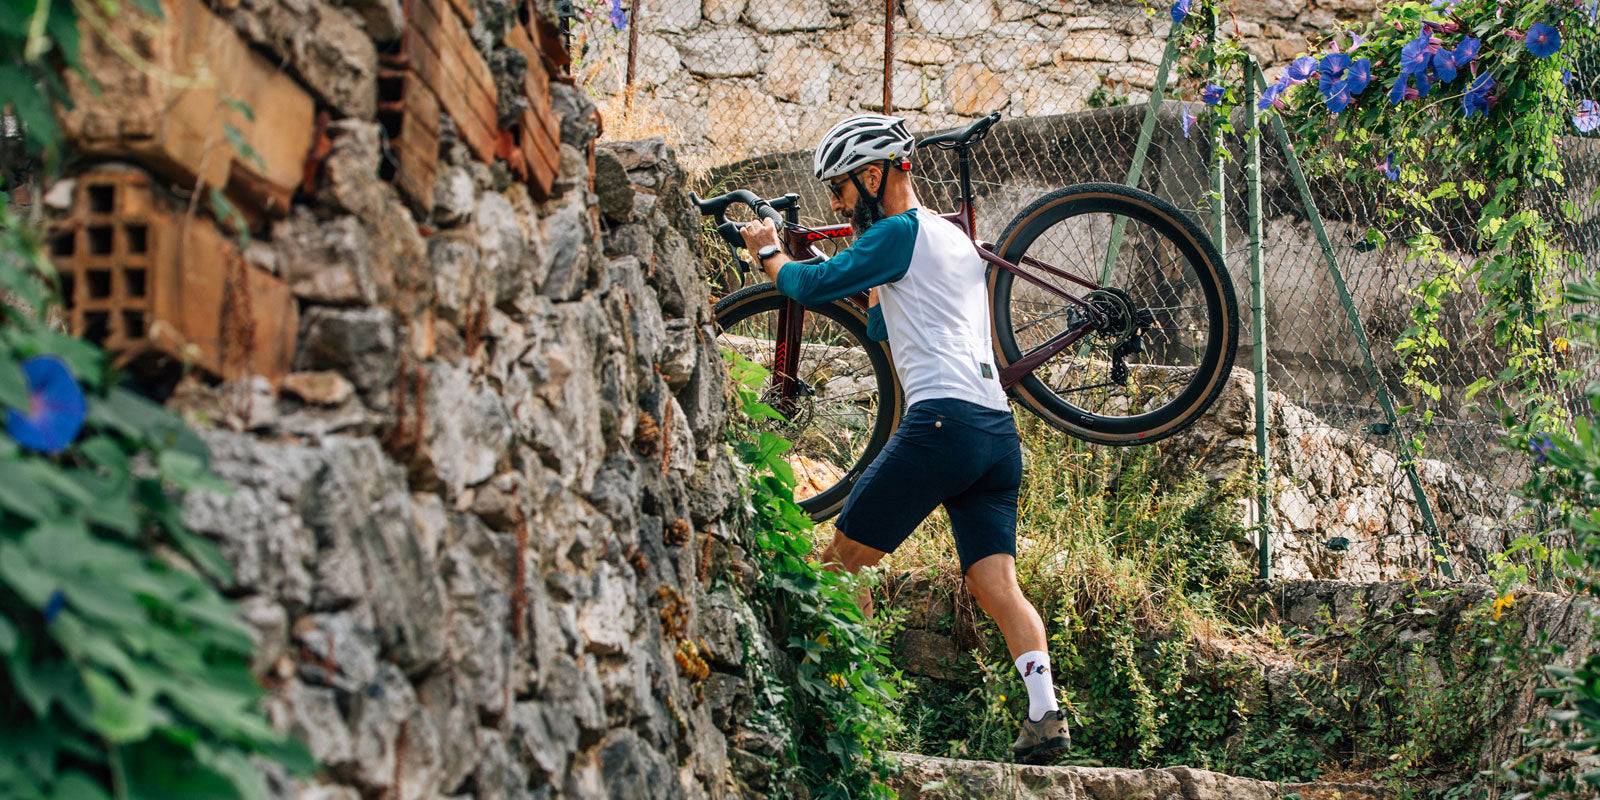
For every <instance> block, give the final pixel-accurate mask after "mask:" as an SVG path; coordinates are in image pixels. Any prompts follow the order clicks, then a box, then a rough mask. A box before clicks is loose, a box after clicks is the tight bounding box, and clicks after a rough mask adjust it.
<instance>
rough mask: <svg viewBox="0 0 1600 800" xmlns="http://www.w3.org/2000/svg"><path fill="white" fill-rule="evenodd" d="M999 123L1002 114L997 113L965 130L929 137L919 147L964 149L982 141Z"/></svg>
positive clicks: (918, 143)
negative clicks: (990, 128) (992, 126)
mask: <svg viewBox="0 0 1600 800" xmlns="http://www.w3.org/2000/svg"><path fill="white" fill-rule="evenodd" d="M999 121H1000V112H998V111H995V112H993V113H991V114H990V115H989V116H987V117H984V118H983V119H980V120H978V121H977V122H974V123H972V124H971V125H968V126H967V127H966V128H964V129H960V130H953V131H949V132H948V133H941V134H939V135H937V136H929V137H928V138H926V139H923V140H922V141H920V142H917V146H918V147H927V146H929V145H933V146H935V147H940V148H943V149H945V150H949V149H951V148H953V147H964V146H966V145H969V144H972V143H973V142H977V141H981V140H982V139H983V137H984V136H985V135H987V134H988V133H989V127H990V126H991V125H994V124H995V123H996V122H999Z"/></svg>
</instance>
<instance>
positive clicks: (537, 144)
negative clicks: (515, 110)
mask: <svg viewBox="0 0 1600 800" xmlns="http://www.w3.org/2000/svg"><path fill="white" fill-rule="evenodd" d="M505 44H506V45H507V46H508V47H512V48H515V49H516V50H518V51H519V52H521V53H522V54H523V55H525V56H527V57H528V70H527V75H526V78H525V80H524V85H523V89H524V91H525V92H526V93H527V97H528V107H529V110H528V111H527V112H525V113H524V114H523V115H522V120H521V121H520V123H519V124H518V126H517V131H516V138H517V144H518V149H519V150H520V151H521V153H522V159H521V160H522V162H523V164H524V165H525V170H526V172H525V174H524V173H518V174H519V177H522V178H523V180H525V181H527V182H528V186H529V188H530V189H531V190H532V192H533V195H534V197H535V199H538V200H545V199H548V198H549V196H550V187H551V185H552V183H553V182H554V181H555V176H556V175H557V174H558V173H559V172H560V164H561V123H560V122H559V121H558V120H557V119H556V115H555V111H553V110H552V109H551V108H550V75H549V73H548V71H547V70H548V68H549V66H550V62H549V61H548V60H547V59H545V58H544V56H543V55H542V54H541V53H540V51H539V47H538V45H537V44H536V43H535V41H534V39H533V37H532V35H531V34H530V33H529V31H528V29H527V28H526V27H524V26H523V25H522V24H521V23H517V24H515V25H512V26H511V30H510V31H509V32H508V33H507V34H506V37H505Z"/></svg>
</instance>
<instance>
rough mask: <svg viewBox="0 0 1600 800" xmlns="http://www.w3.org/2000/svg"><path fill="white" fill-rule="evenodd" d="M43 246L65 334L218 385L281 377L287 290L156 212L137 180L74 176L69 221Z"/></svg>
mask: <svg viewBox="0 0 1600 800" xmlns="http://www.w3.org/2000/svg"><path fill="white" fill-rule="evenodd" d="M50 237H51V238H50V241H51V248H50V252H51V261H52V262H53V263H54V264H55V267H56V269H57V271H59V272H60V274H61V278H62V283H63V294H64V296H65V297H64V299H65V301H66V314H67V323H68V328H69V330H71V332H72V333H73V334H74V335H76V336H82V337H83V338H86V339H89V340H91V341H94V342H96V343H98V344H100V345H102V346H103V347H105V348H106V349H107V350H108V351H110V352H113V353H116V354H118V355H119V356H120V357H121V358H123V359H127V358H131V357H133V356H136V355H138V354H140V353H146V352H150V351H155V352H160V353H164V354H166V355H168V356H171V357H173V358H175V359H177V360H179V361H184V362H187V363H191V364H193V365H194V366H195V367H197V368H199V369H201V370H203V371H205V372H207V373H210V374H212V375H217V376H221V377H223V378H229V379H232V378H240V377H244V376H247V375H263V376H266V377H267V378H268V379H270V380H272V381H273V382H274V383H276V382H277V381H278V380H279V379H281V378H282V377H283V375H285V374H286V373H287V372H288V369H289V364H290V363H291V362H292V360H293V355H294V345H295V335H296V333H297V332H298V329H299V313H298V310H297V307H296V305H295V302H294V298H293V297H292V296H291V295H290V294H289V289H288V287H287V286H285V285H284V283H283V282H282V281H280V280H278V279H277V278H276V277H273V276H272V275H269V274H267V273H266V272H263V271H261V270H258V269H256V268H254V267H251V266H250V265H248V264H246V263H245V261H244V259H243V258H241V257H240V256H239V253H238V250H237V248H236V247H235V246H234V244H233V241H232V240H231V239H229V238H228V237H227V236H225V235H223V234H222V233H221V232H220V231H219V230H217V227H216V225H215V224H213V223H212V222H211V221H210V220H208V219H205V218H203V217H195V218H189V217H186V216H183V215H180V214H173V213H168V212H166V211H163V210H159V209H157V208H156V207H155V205H154V203H153V202H152V200H151V194H150V186H149V179H148V178H147V177H146V175H145V174H144V173H142V172H133V171H117V172H90V173H85V174H83V175H81V176H79V179H78V189H77V195H76V197H75V198H74V202H73V210H72V213H71V216H70V217H69V218H68V219H67V220H66V221H64V222H61V223H58V224H56V225H54V226H52V228H51V231H50Z"/></svg>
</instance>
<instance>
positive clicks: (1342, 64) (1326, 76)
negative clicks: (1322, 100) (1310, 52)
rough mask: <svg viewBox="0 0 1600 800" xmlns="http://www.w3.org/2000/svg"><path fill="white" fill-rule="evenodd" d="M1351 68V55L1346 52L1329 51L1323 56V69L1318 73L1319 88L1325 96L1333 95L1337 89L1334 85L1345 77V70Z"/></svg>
mask: <svg viewBox="0 0 1600 800" xmlns="http://www.w3.org/2000/svg"><path fill="white" fill-rule="evenodd" d="M1349 68H1350V57H1349V56H1347V55H1345V54H1344V53H1329V54H1327V55H1325V56H1323V57H1322V65H1321V69H1320V70H1318V75H1317V90H1318V91H1320V92H1322V96H1323V97H1329V96H1331V95H1332V94H1333V93H1334V92H1335V91H1337V90H1336V89H1335V88H1334V85H1335V84H1337V83H1339V82H1340V79H1341V78H1343V77H1344V71H1345V70H1346V69H1349Z"/></svg>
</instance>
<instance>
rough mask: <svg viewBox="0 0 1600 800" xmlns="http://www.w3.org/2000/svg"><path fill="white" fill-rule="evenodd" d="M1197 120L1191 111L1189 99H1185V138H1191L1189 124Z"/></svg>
mask: <svg viewBox="0 0 1600 800" xmlns="http://www.w3.org/2000/svg"><path fill="white" fill-rule="evenodd" d="M1194 122H1195V116H1194V115H1193V114H1190V113H1189V101H1188V100H1185V101H1183V138H1185V139H1187V138H1189V126H1191V125H1193V124H1194Z"/></svg>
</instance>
